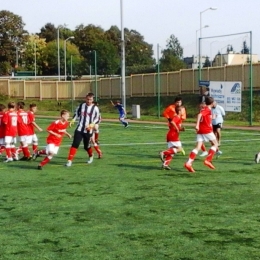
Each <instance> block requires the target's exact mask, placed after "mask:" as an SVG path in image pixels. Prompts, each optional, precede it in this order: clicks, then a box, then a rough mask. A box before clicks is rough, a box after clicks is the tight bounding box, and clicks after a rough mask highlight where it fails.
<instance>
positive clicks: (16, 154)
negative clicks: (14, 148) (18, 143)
mask: <svg viewBox="0 0 260 260" xmlns="http://www.w3.org/2000/svg"><path fill="white" fill-rule="evenodd" d="M13 160H14V161H19V155H18V153H13Z"/></svg>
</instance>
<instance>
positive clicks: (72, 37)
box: [64, 36, 75, 80]
mask: <svg viewBox="0 0 260 260" xmlns="http://www.w3.org/2000/svg"><path fill="white" fill-rule="evenodd" d="M74 38H75V37H74V36H70V37H68V38H67V39H66V40H65V41H64V80H66V78H67V48H66V47H67V41H68V40H70V39H74Z"/></svg>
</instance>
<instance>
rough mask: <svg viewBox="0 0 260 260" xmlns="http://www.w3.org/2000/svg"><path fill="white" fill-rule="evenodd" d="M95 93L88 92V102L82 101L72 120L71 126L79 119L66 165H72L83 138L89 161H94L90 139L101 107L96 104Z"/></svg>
mask: <svg viewBox="0 0 260 260" xmlns="http://www.w3.org/2000/svg"><path fill="white" fill-rule="evenodd" d="M93 102H94V94H93V93H88V94H87V95H86V102H84V103H81V104H80V105H79V106H78V107H77V109H76V111H75V114H74V116H73V118H72V120H71V122H70V127H71V126H72V125H73V124H74V123H75V121H76V119H78V123H77V126H76V129H75V131H74V137H73V142H72V145H71V147H70V150H69V155H68V161H67V163H66V166H68V167H70V166H71V165H72V161H73V158H74V157H75V155H76V153H77V150H78V148H79V145H80V143H81V141H82V140H83V144H84V149H85V150H86V152H87V153H88V156H89V160H88V161H87V163H92V162H93V154H92V148H91V146H90V139H91V137H92V135H93V128H94V126H95V124H96V123H97V122H98V120H99V108H98V107H97V106H95V105H94V103H93Z"/></svg>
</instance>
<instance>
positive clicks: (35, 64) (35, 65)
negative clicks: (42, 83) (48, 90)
mask: <svg viewBox="0 0 260 260" xmlns="http://www.w3.org/2000/svg"><path fill="white" fill-rule="evenodd" d="M33 45H34V78H35V79H36V75H37V56H36V42H35V39H34V42H33Z"/></svg>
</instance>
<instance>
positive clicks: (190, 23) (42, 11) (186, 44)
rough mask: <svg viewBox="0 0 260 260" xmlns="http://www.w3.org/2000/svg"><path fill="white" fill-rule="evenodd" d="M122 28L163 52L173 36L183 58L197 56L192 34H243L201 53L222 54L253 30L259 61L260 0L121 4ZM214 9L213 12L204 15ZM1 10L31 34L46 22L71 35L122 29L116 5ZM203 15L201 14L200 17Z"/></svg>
mask: <svg viewBox="0 0 260 260" xmlns="http://www.w3.org/2000/svg"><path fill="white" fill-rule="evenodd" d="M122 1H123V23H124V27H126V28H128V29H134V30H136V31H138V32H139V33H140V34H141V35H143V36H144V39H145V41H146V42H148V43H149V44H153V46H154V53H155V57H156V53H157V52H156V46H157V44H159V45H160V46H161V47H162V48H165V46H166V42H167V39H169V37H170V35H171V34H174V35H175V36H176V37H177V38H178V40H179V42H180V44H181V46H182V47H183V50H184V57H188V56H192V55H196V31H197V36H198V37H199V35H200V17H201V18H202V24H201V26H202V27H204V26H206V25H208V26H209V27H207V28H203V29H202V30H201V33H202V37H211V36H220V35H228V34H236V33H242V34H239V35H233V36H229V37H221V38H210V39H205V40H204V41H203V44H202V54H203V55H207V56H211V57H212V56H213V55H215V54H217V52H218V51H221V53H224V52H225V51H226V48H227V45H228V44H231V45H232V46H233V48H234V50H235V51H236V52H240V51H241V49H242V43H243V41H246V42H247V45H248V46H250V36H249V34H246V33H244V32H249V31H252V36H253V37H252V38H253V41H252V44H253V48H252V50H253V54H258V57H260V26H259V15H260V0H247V1H245V0H122ZM210 7H215V8H217V10H215V11H212V10H207V11H205V10H206V9H208V8H210ZM1 10H8V11H11V12H13V13H14V14H17V15H19V16H21V17H22V19H23V22H24V23H25V24H26V26H25V29H26V30H27V31H28V32H29V33H37V32H40V29H41V27H43V26H44V25H45V24H46V23H52V24H54V25H55V26H58V25H61V24H67V27H68V28H70V29H71V30H74V29H75V28H76V26H78V25H79V24H84V25H88V24H94V25H97V26H101V27H102V28H103V29H104V30H107V29H109V28H110V26H112V25H117V26H118V27H119V28H121V22H120V21H121V13H120V0H23V1H21V0H12V1H3V0H2V1H1ZM204 11H205V12H204Z"/></svg>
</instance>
